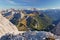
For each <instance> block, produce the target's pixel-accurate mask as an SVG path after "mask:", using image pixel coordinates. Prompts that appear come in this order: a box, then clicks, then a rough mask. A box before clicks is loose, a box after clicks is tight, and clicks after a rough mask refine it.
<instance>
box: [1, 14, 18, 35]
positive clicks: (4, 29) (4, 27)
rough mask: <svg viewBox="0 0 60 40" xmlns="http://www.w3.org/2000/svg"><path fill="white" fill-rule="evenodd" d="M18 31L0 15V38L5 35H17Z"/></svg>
mask: <svg viewBox="0 0 60 40" xmlns="http://www.w3.org/2000/svg"><path fill="white" fill-rule="evenodd" d="M17 32H18V29H17V28H16V26H15V25H13V24H12V23H11V22H9V21H8V20H7V19H6V18H5V17H3V16H2V15H1V14H0V36H2V35H4V34H6V33H17Z"/></svg>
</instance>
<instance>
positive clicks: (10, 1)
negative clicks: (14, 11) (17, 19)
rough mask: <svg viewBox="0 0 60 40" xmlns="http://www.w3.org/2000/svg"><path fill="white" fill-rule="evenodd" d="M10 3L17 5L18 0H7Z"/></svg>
mask: <svg viewBox="0 0 60 40" xmlns="http://www.w3.org/2000/svg"><path fill="white" fill-rule="evenodd" d="M6 1H7V2H8V3H10V4H13V5H17V3H16V2H14V1H12V0H6Z"/></svg>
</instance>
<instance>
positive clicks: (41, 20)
mask: <svg viewBox="0 0 60 40" xmlns="http://www.w3.org/2000/svg"><path fill="white" fill-rule="evenodd" d="M1 14H2V15H3V16H4V17H6V18H7V19H9V20H10V22H12V23H13V24H14V25H16V26H17V28H18V29H19V30H20V31H23V30H26V31H27V30H32V31H34V30H42V29H43V30H44V31H51V32H53V33H54V32H55V31H53V30H54V29H56V27H60V26H58V24H59V23H60V9H47V10H33V11H32V10H15V9H10V10H4V11H2V12H1ZM57 29H58V28H57ZM59 33H60V32H59Z"/></svg>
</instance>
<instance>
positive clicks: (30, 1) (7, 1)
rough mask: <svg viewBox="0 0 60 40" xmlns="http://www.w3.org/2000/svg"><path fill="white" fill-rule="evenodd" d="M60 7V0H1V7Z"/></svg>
mask: <svg viewBox="0 0 60 40" xmlns="http://www.w3.org/2000/svg"><path fill="white" fill-rule="evenodd" d="M4 8H5V9H8V8H16V9H19V8H48V9H49V8H60V0H0V9H4Z"/></svg>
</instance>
